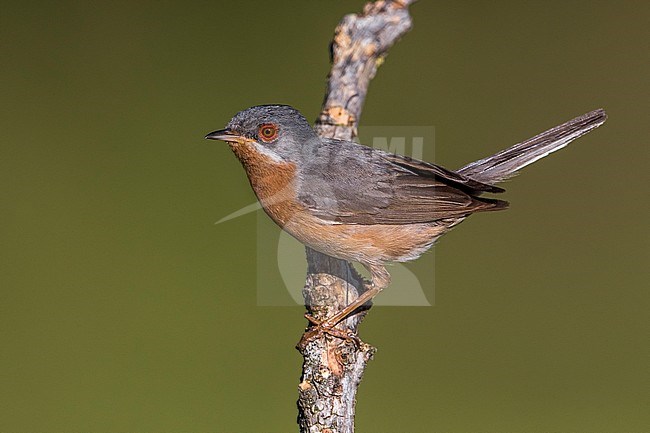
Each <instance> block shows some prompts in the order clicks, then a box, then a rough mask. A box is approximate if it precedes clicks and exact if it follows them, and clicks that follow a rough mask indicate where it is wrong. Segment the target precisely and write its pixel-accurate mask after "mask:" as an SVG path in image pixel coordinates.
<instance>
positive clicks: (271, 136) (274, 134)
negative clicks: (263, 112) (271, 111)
mask: <svg viewBox="0 0 650 433" xmlns="http://www.w3.org/2000/svg"><path fill="white" fill-rule="evenodd" d="M257 135H258V136H259V138H260V139H261V140H262V141H264V142H266V143H270V142H272V141H273V140H275V139H276V138H278V125H276V124H275V123H262V124H261V125H260V126H259V127H258V128H257Z"/></svg>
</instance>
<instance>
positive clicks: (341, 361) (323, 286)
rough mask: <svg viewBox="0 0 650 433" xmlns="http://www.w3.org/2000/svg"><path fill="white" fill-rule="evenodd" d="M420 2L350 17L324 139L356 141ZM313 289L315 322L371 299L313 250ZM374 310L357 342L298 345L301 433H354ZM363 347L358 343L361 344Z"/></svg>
mask: <svg viewBox="0 0 650 433" xmlns="http://www.w3.org/2000/svg"><path fill="white" fill-rule="evenodd" d="M414 1H415V0H401V1H398V0H393V1H388V0H379V1H376V2H373V3H368V4H366V5H365V7H364V10H363V12H362V13H361V14H352V15H347V16H345V17H343V19H342V20H341V22H340V23H339V25H338V26H337V28H336V30H335V32H334V38H333V40H332V44H331V61H332V69H331V72H330V74H329V79H328V87H327V93H326V94H325V99H324V101H323V108H322V110H321V113H320V115H319V116H318V119H317V121H316V125H315V128H316V130H317V132H318V133H319V134H320V135H321V136H323V137H333V138H340V139H345V140H352V139H354V138H355V137H356V135H357V125H358V122H359V118H360V116H361V110H362V107H363V103H364V101H365V97H366V94H367V92H368V85H369V84H370V80H372V78H373V77H374V76H375V73H376V72H377V68H378V67H379V65H380V64H381V63H382V62H383V59H384V57H385V56H386V54H387V52H388V50H389V49H390V47H391V46H392V45H393V44H394V43H395V42H396V41H397V40H398V39H399V38H400V37H401V36H402V35H404V34H405V33H406V32H407V31H408V30H410V28H411V25H412V21H411V17H410V15H409V11H408V6H409V5H410V4H411V3H413V2H414ZM307 261H308V270H307V281H306V284H305V287H304V289H303V296H304V298H305V306H306V308H307V312H308V314H310V315H312V316H313V317H314V318H315V319H317V320H320V321H322V320H324V319H326V318H327V317H330V316H332V315H334V314H336V313H337V312H338V311H340V310H342V309H343V308H344V307H345V306H346V305H348V304H349V303H350V302H351V301H353V300H354V299H356V298H357V297H358V296H359V294H360V293H363V291H365V288H364V285H363V279H362V278H361V276H359V274H358V273H357V272H356V271H355V270H354V268H353V267H352V266H351V265H350V264H349V263H347V262H345V261H343V260H339V259H336V258H333V257H329V256H326V255H324V254H321V253H319V252H317V251H314V250H311V249H310V248H307ZM369 308H370V305H367V308H366V309H365V310H364V311H361V312H359V313H357V314H355V315H353V316H351V317H349V318H348V319H347V320H345V321H343V322H341V323H340V324H339V325H337V329H338V330H340V331H342V333H350V334H351V335H353V336H354V337H355V339H344V338H340V337H337V336H333V335H330V334H317V333H315V332H314V330H315V328H314V326H313V325H312V324H310V325H309V326H308V328H307V329H306V331H305V335H304V336H303V339H302V340H301V342H300V343H299V344H298V350H299V351H300V353H301V354H302V355H303V358H304V359H303V369H302V377H301V382H300V385H299V398H298V424H299V425H300V431H301V432H302V433H307V432H309V433H315V432H323V433H352V432H354V411H355V404H356V393H357V388H358V386H359V383H360V382H361V378H362V376H363V372H364V370H365V368H366V365H367V363H368V361H369V360H370V359H371V358H372V356H373V354H374V353H375V348H374V347H372V346H370V345H368V344H366V343H363V342H362V341H361V340H358V339H357V338H358V326H359V323H360V322H361V320H362V319H363V316H364V315H365V314H366V312H367V310H368V309H369ZM355 340H356V341H355Z"/></svg>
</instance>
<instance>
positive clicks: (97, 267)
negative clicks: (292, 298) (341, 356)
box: [0, 0, 650, 433]
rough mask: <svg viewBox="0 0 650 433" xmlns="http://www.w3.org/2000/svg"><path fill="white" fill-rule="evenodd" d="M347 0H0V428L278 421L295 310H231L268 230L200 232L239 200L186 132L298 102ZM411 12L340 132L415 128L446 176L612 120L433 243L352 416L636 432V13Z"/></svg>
mask: <svg viewBox="0 0 650 433" xmlns="http://www.w3.org/2000/svg"><path fill="white" fill-rule="evenodd" d="M362 4H363V3H362V2H360V1H354V2H351V1H327V2H326V1H287V2H268V1H267V2H215V1H212V2H207V1H194V2H169V1H158V2H153V1H138V2H132V1H128V2H127V1H117V2H92V1H87V2H82V1H77V2H72V1H59V2H31V1H22V2H9V1H4V2H3V4H2V13H1V14H0V58H1V59H2V67H1V68H0V98H1V104H0V108H1V110H2V113H1V114H0V137H1V138H0V146H1V153H0V180H1V182H0V224H1V226H0V227H1V228H0V432H2V433H14V432H20V433H22V432H29V433H35V432H44V433H45V432H91V433H102V432H290V431H297V428H296V426H295V416H296V408H295V399H296V396H297V384H298V375H299V371H300V363H301V358H300V356H299V354H298V353H297V352H296V351H295V350H294V348H293V346H294V344H295V343H296V342H297V341H298V339H299V337H300V334H301V331H302V329H303V327H304V325H305V320H304V319H303V318H302V312H303V309H302V308H301V307H299V306H294V307H260V306H258V305H257V290H258V288H257V283H258V280H260V279H261V280H262V281H263V280H264V278H263V276H262V277H260V276H259V275H257V271H256V269H257V264H256V260H257V255H258V252H257V245H258V242H257V239H259V238H262V237H264V236H273V235H275V234H276V230H277V229H276V228H275V227H273V226H271V225H269V226H268V227H269V228H268V230H269V231H270V232H269V233H264V232H262V233H260V232H259V231H258V230H257V227H258V225H257V223H256V220H257V217H256V215H255V214H248V215H247V216H245V217H241V218H239V219H235V220H232V221H229V222H227V223H224V224H219V225H214V222H215V221H216V220H218V219H219V218H221V217H223V216H225V215H226V214H228V213H230V212H233V211H235V210H237V209H239V208H240V207H242V206H244V205H247V204H249V203H251V202H252V201H253V200H254V196H253V194H252V192H251V191H250V188H249V186H248V183H247V180H246V178H245V175H244V172H243V170H242V169H241V167H240V165H239V162H238V161H237V160H236V159H235V157H234V156H233V155H232V154H231V153H230V151H229V150H228V149H227V147H226V146H225V145H224V144H223V143H220V142H206V141H204V140H203V139H202V137H203V135H204V134H205V133H206V132H208V131H211V130H213V129H217V128H220V127H222V126H223V125H224V124H225V123H226V122H227V121H228V120H229V118H230V117H231V116H232V115H233V114H234V113H235V112H237V111H238V110H240V109H243V108H245V107H247V106H251V105H255V104H259V103H272V102H277V103H289V104H291V105H294V106H296V107H298V108H299V109H301V110H302V111H303V113H304V114H305V115H306V116H307V117H308V118H310V119H314V118H315V116H316V114H317V112H318V110H319V107H320V103H321V101H322V94H323V91H324V88H325V77H326V75H327V72H328V57H327V45H328V42H329V40H330V38H331V35H332V32H333V29H334V27H335V25H336V23H337V22H338V21H339V19H340V17H341V16H343V14H345V13H349V12H357V11H359V10H360V9H361V7H362ZM412 14H413V17H414V20H415V27H414V29H413V30H412V32H411V33H409V34H408V35H407V36H406V37H405V38H404V39H403V40H402V41H401V42H400V43H399V44H398V45H396V46H395V47H394V48H393V50H391V52H390V55H389V57H388V58H387V61H386V63H385V64H384V65H383V66H382V67H381V68H380V70H379V73H378V75H377V77H376V78H375V80H374V81H373V82H372V84H371V88H370V92H369V96H368V99H367V104H366V107H365V110H364V113H363V117H362V119H361V121H362V124H365V125H381V126H390V125H396V126H399V125H433V126H435V128H436V129H435V130H436V160H437V162H438V163H440V164H443V165H445V166H447V167H450V168H455V167H459V166H461V165H463V164H464V163H466V162H469V161H472V160H474V159H477V158H479V157H483V156H485V155H488V154H490V153H493V152H495V151H498V150H500V149H502V148H503V147H505V146H509V145H511V144H513V143H515V142H517V141H520V140H522V139H525V138H528V137H530V136H532V135H534V134H536V133H538V132H541V131H542V130H544V129H546V128H549V127H552V126H554V125H556V124H559V123H561V122H563V121H565V120H568V119H570V118H572V117H574V116H577V115H579V114H582V113H583V112H586V111H589V110H591V109H594V108H598V107H601V106H602V107H604V108H606V109H607V110H608V113H609V116H610V118H609V120H608V122H607V123H606V124H605V126H603V127H601V128H599V129H598V130H596V131H594V132H592V133H591V134H589V135H588V136H586V137H583V138H581V139H580V140H579V141H578V142H576V143H574V144H573V145H571V146H570V147H569V148H568V149H565V150H563V151H561V152H560V153H558V154H555V155H553V156H552V157H550V158H548V159H545V160H544V161H541V162H539V163H537V164H535V165H534V166H533V167H529V168H528V169H526V171H525V173H524V174H522V175H521V176H520V177H518V178H517V179H515V180H513V181H511V182H509V183H508V184H506V187H507V188H508V192H507V193H506V196H505V197H504V198H507V199H508V200H509V201H510V202H511V203H512V207H511V209H510V210H509V211H507V212H502V213H498V214H496V213H495V214H489V215H480V216H475V217H473V218H471V219H470V220H469V221H467V222H465V223H464V224H462V225H461V226H460V227H459V228H457V229H455V230H454V231H452V232H451V233H450V234H448V235H446V236H445V237H444V238H443V240H442V241H441V242H440V243H439V245H438V246H437V247H436V251H435V255H436V269H435V284H436V294H435V306H434V307H428V308H424V307H419V308H416V307H378V308H375V309H374V310H373V311H372V314H370V316H369V317H368V318H367V320H366V322H365V323H364V326H363V329H362V336H363V338H364V339H365V340H366V341H368V342H370V343H372V344H374V345H376V346H377V347H378V348H379V352H378V353H377V356H376V359H375V360H374V361H372V363H371V364H370V365H369V368H368V370H367V372H366V376H365V378H364V381H363V383H362V385H361V388H360V391H359V396H358V406H357V426H358V431H360V432H401V431H411V432H428V431H437V432H458V433H469V432H472V433H476V432H539V433H542V432H561V433H564V432H567V433H568V432H571V433H576V432H607V433H619V432H621V433H622V432H626V433H636V432H649V431H650V415H649V414H648V411H647V408H648V407H649V405H650V369H649V368H648V367H649V363H650V348H649V345H648V336H649V331H650V319H649V315H648V311H649V310H650V291H649V290H648V277H649V275H648V269H649V266H648V265H649V255H648V249H649V245H650V242H649V236H648V235H649V231H648V193H649V192H650V187H649V186H648V185H649V182H650V176H649V175H648V169H647V167H648V162H649V158H648V157H649V156H650V155H649V152H648V145H647V140H648V132H649V131H648V124H649V120H650V119H649V118H648V108H649V105H648V101H649V100H650V92H649V90H650V85H649V84H648V77H649V76H650V67H649V66H650V56H648V46H649V39H650V38H649V34H648V22H649V21H650V7H649V6H648V3H647V2H641V1H637V2H632V1H619V2H604V1H587V0H585V1H544V2H541V1H540V2H515V1H497V2H479V1H473V2H453V1H446V2H441V1H421V2H419V3H417V4H415V5H414V6H413V7H412ZM269 260H274V257H273V256H270V257H269ZM297 266H304V264H303V263H302V262H301V263H298V264H297ZM418 266H419V265H418V263H416V264H415V265H414V267H413V269H414V270H415V271H418ZM421 271H422V272H426V271H427V270H421ZM389 290H399V287H397V286H394V287H392V288H391V289H389Z"/></svg>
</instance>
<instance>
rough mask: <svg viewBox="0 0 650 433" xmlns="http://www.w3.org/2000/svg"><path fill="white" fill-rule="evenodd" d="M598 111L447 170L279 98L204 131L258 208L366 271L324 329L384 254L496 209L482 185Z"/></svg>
mask: <svg viewBox="0 0 650 433" xmlns="http://www.w3.org/2000/svg"><path fill="white" fill-rule="evenodd" d="M606 119H607V115H606V114H605V111H604V110H602V109H599V110H595V111H592V112H590V113H587V114H584V115H582V116H580V117H576V118H575V119H573V120H570V121H568V122H566V123H564V124H562V125H560V126H556V127H555V128H552V129H549V130H548V131H546V132H543V133H541V134H539V135H537V136H535V137H533V138H531V139H529V140H526V141H523V142H521V143H519V144H515V145H514V146H512V147H509V148H508V149H505V150H503V151H501V152H499V153H497V154H495V155H492V156H489V157H487V158H484V159H481V160H478V161H476V162H473V163H471V164H468V165H466V166H465V167H463V168H461V169H459V170H456V171H452V170H448V169H446V168H443V167H441V166H438V165H435V164H431V163H428V162H424V161H419V160H416V159H412V158H409V157H406V156H401V155H396V154H392V153H388V152H385V151H383V150H380V149H374V148H371V147H368V146H364V145H361V144H357V143H354V142H351V141H342V140H336V139H331V138H322V137H319V136H318V135H317V134H316V132H315V131H314V130H313V129H312V127H311V126H310V124H309V122H308V121H307V120H306V119H305V118H304V117H303V116H302V114H300V112H298V110H296V109H295V108H292V107H290V106H287V105H260V106H255V107H251V108H248V109H246V110H243V111H241V112H239V113H237V114H236V115H235V116H234V117H233V118H232V120H231V121H230V122H229V123H228V125H227V126H226V128H225V129H221V130H218V131H214V132H211V133H209V134H208V135H206V136H205V138H207V139H211V140H223V141H226V142H227V143H228V144H229V146H230V148H231V149H232V151H233V152H234V153H235V155H236V156H237V158H239V160H240V161H241V163H242V165H243V166H244V169H245V170H246V174H247V175H248V179H249V181H250V184H251V186H252V188H253V191H254V192H255V194H256V195H257V198H258V200H259V201H260V203H261V204H262V207H263V208H264V210H265V211H266V213H267V214H268V215H269V216H270V217H271V218H272V219H273V221H275V222H276V223H277V224H278V225H279V226H280V227H281V228H282V229H283V230H285V231H286V232H287V233H289V234H291V235H292V236H293V237H295V238H296V239H297V240H299V241H300V242H302V243H303V244H305V245H307V246H309V247H311V248H313V249H315V250H317V251H320V252H322V253H325V254H328V255H330V256H333V257H337V258H340V259H344V260H347V261H354V262H359V263H361V264H362V265H363V266H364V267H366V268H367V269H368V271H369V272H370V274H371V281H370V283H369V284H368V287H367V291H365V292H364V293H362V295H361V296H360V297H359V298H357V299H356V300H355V301H354V302H352V303H350V305H348V306H347V307H346V308H345V309H343V310H342V311H340V312H339V313H337V314H336V315H333V316H332V317H330V318H328V319H327V320H326V321H325V322H323V323H321V324H320V326H321V327H322V328H324V329H327V328H332V327H333V326H335V325H336V324H337V323H338V322H339V321H341V320H342V319H344V318H345V317H347V316H348V315H349V314H350V313H352V312H353V311H354V310H355V309H357V308H358V307H360V306H362V305H363V304H364V303H365V302H367V301H368V300H370V299H372V298H373V297H374V296H375V295H377V294H378V293H379V292H380V291H381V290H382V289H384V288H385V287H387V286H388V284H389V283H390V274H389V273H388V271H387V270H386V267H385V265H386V264H387V263H390V262H405V261H409V260H414V259H417V258H418V257H420V255H422V254H423V253H424V252H425V251H427V250H428V249H429V248H430V247H431V246H432V245H433V243H434V242H435V241H436V240H437V239H438V238H439V237H440V236H441V235H443V234H444V233H446V232H447V231H449V230H450V229H451V228H452V227H454V226H455V225H457V224H458V223H460V222H461V221H463V220H464V219H465V218H467V217H468V216H469V215H471V214H472V213H474V212H484V211H494V210H501V209H505V208H506V207H507V206H508V203H507V202H506V201H503V200H497V199H494V198H487V197H483V194H485V193H501V192H503V191H504V190H503V189H501V188H499V187H497V186H495V184H497V183H499V182H501V181H503V180H505V179H507V178H509V177H511V176H513V175H515V174H516V173H517V171H518V170H520V169H521V168H523V167H525V166H527V165H528V164H531V163H533V162H535V161H537V160H538V159H540V158H543V157H545V156H546V155H548V154H549V153H551V152H554V151H556V150H558V149H561V148H562V147H564V146H566V145H567V144H569V143H570V142H571V141H573V140H575V139H576V138H578V137H580V136H581V135H583V134H586V133H587V132H589V131H591V130H592V129H594V128H596V127H598V126H600V125H602V124H603V123H604V122H605V120H606Z"/></svg>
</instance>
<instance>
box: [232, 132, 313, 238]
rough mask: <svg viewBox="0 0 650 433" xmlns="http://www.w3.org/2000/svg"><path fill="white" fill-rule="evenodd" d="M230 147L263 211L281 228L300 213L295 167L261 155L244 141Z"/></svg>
mask: <svg viewBox="0 0 650 433" xmlns="http://www.w3.org/2000/svg"><path fill="white" fill-rule="evenodd" d="M230 147H231V149H232V151H233V152H234V153H235V155H236V156H237V158H239V160H240V161H241V163H242V165H243V166H244V169H245V170H246V174H247V175H248V180H249V181H250V184H251V187H252V188H253V191H254V192H255V195H256V196H257V199H258V200H259V201H260V203H261V204H262V207H263V208H264V211H266V213H267V214H268V215H269V216H270V217H271V219H273V221H275V223H276V224H278V225H279V226H280V227H283V228H284V226H285V225H286V223H287V222H288V221H289V220H291V219H292V218H293V217H294V216H295V214H296V213H297V212H302V211H303V210H304V207H303V206H301V205H300V204H299V203H298V201H297V199H296V197H297V195H296V187H297V185H296V165H295V164H294V163H291V162H286V161H282V160H278V159H275V158H272V157H271V156H269V155H265V154H263V153H261V152H259V151H257V150H256V149H255V145H254V144H253V143H250V142H247V141H244V142H238V143H231V144H230Z"/></svg>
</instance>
